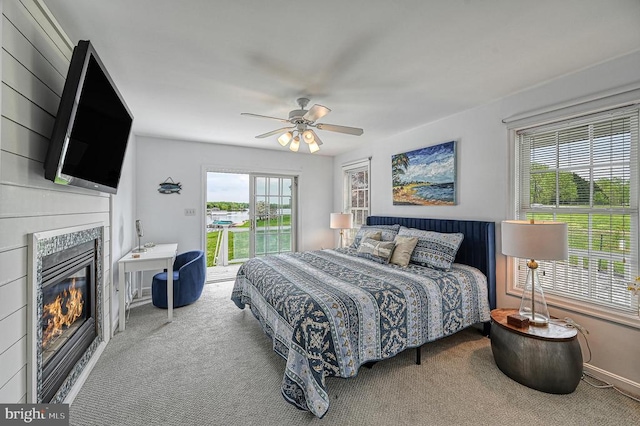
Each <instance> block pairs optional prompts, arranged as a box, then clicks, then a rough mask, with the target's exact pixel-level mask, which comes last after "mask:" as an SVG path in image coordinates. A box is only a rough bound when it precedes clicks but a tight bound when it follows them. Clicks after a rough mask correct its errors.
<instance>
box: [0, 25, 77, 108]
mask: <svg viewBox="0 0 640 426" xmlns="http://www.w3.org/2000/svg"><path fill="white" fill-rule="evenodd" d="M2 23H3V27H2V48H3V49H4V50H5V51H6V52H7V54H9V55H11V56H12V57H14V58H15V59H16V61H18V62H20V63H21V64H22V65H24V67H25V68H26V69H28V70H29V72H31V73H32V74H33V75H35V76H36V77H37V78H38V79H39V80H40V81H42V82H43V83H44V84H45V85H47V87H49V88H51V90H53V91H54V92H55V93H56V94H57V95H59V96H61V95H62V89H63V88H64V82H65V77H66V75H67V69H65V71H64V72H63V73H61V72H60V71H58V70H57V69H55V68H54V66H53V65H51V63H50V62H49V61H47V59H46V58H45V57H44V56H42V55H41V54H40V53H39V52H37V51H36V49H35V48H34V47H33V45H32V44H31V43H29V40H27V39H26V38H24V35H22V34H20V32H19V31H18V30H17V29H16V28H15V27H14V26H13V25H11V22H9V21H7V19H6V17H4V19H3V22H2ZM68 67H69V64H68V63H67V68H68Z"/></svg>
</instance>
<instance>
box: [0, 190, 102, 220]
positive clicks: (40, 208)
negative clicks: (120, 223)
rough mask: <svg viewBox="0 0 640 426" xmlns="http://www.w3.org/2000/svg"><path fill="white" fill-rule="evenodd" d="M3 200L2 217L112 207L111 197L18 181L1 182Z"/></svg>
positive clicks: (0, 216)
mask: <svg viewBox="0 0 640 426" xmlns="http://www.w3.org/2000/svg"><path fill="white" fill-rule="evenodd" d="M0 200H2V203H1V204H0V218H11V217H20V216H53V215H60V214H73V213H103V212H108V211H109V198H108V197H94V196H88V195H85V194H77V193H73V192H61V191H50V190H46V189H40V188H28V187H24V186H15V185H0Z"/></svg>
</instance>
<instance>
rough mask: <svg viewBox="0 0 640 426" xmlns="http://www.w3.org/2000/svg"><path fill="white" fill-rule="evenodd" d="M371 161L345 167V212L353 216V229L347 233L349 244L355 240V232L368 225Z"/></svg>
mask: <svg viewBox="0 0 640 426" xmlns="http://www.w3.org/2000/svg"><path fill="white" fill-rule="evenodd" d="M369 164H370V161H369V160H364V161H360V162H358V163H353V164H349V165H348V166H344V167H343V176H344V188H343V194H344V211H345V212H349V213H351V214H352V216H353V229H351V230H349V231H347V233H346V238H347V243H348V242H350V241H352V240H353V237H354V235H355V231H357V229H358V228H360V227H361V226H362V225H364V224H366V223H367V217H369V205H370V195H371V194H370V189H369V185H370V166H369Z"/></svg>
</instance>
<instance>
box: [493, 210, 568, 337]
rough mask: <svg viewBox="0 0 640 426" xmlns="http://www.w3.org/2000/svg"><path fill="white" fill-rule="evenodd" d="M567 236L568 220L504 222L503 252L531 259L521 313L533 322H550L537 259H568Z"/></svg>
mask: <svg viewBox="0 0 640 426" xmlns="http://www.w3.org/2000/svg"><path fill="white" fill-rule="evenodd" d="M567 235H568V227H567V224H566V223H564V222H550V221H534V220H533V219H531V220H505V221H503V222H502V254H504V255H507V256H513V257H519V258H524V259H529V260H528V262H527V266H528V267H529V269H528V271H527V281H526V283H525V288H524V291H523V293H522V302H521V304H520V311H519V314H520V315H522V316H524V317H526V318H528V319H529V324H530V325H534V326H546V325H547V324H548V323H549V310H548V308H547V303H546V302H545V300H544V294H543V292H542V284H541V282H540V278H539V276H538V271H537V268H538V263H537V262H536V259H537V260H565V259H567V258H568V251H569V248H568V242H567Z"/></svg>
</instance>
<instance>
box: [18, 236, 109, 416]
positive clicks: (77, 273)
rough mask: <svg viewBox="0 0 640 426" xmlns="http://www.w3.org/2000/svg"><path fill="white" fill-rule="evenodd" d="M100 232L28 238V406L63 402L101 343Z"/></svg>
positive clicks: (101, 241)
mask: <svg viewBox="0 0 640 426" xmlns="http://www.w3.org/2000/svg"><path fill="white" fill-rule="evenodd" d="M103 229H104V227H102V226H99V227H96V226H88V227H76V228H67V229H61V230H56V231H48V232H43V233H37V234H33V238H32V244H31V245H30V246H29V248H30V252H31V253H30V255H31V259H32V264H31V268H30V271H31V274H30V275H31V276H32V277H33V279H32V280H31V281H32V286H31V291H30V293H31V301H32V303H31V305H30V306H31V314H30V331H31V333H30V334H31V337H30V338H29V340H28V343H29V344H30V349H29V352H30V354H31V362H30V365H29V367H30V368H29V369H28V371H29V378H28V382H29V385H30V386H29V389H28V398H29V401H28V402H33V403H48V402H64V400H65V398H66V397H67V395H68V394H69V392H70V390H71V388H72V387H73V386H74V385H75V384H76V382H77V380H78V377H79V376H80V375H81V374H82V372H83V370H84V369H85V368H86V367H87V365H88V363H89V361H90V360H91V358H92V357H93V355H94V354H95V353H96V350H97V348H98V345H100V344H101V342H102V340H103V339H102V321H101V318H102V309H101V306H102V286H101V283H102V253H103V248H102V244H103V238H102V233H103Z"/></svg>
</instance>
